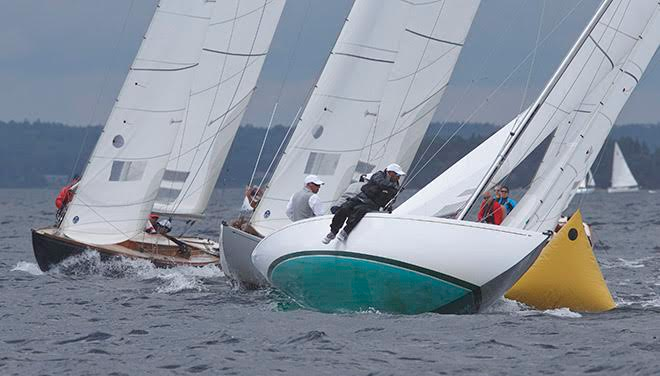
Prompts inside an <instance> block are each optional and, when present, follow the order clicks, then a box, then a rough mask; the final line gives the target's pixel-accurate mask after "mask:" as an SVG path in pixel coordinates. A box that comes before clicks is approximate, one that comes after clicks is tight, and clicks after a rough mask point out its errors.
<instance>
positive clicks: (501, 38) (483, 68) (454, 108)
mask: <svg viewBox="0 0 660 376" xmlns="http://www.w3.org/2000/svg"><path fill="white" fill-rule="evenodd" d="M582 1H584V0H581V1H580V2H582ZM517 9H518V12H521V11H522V9H523V7H522V6H521V7H518V8H517ZM501 12H502V14H504V12H505V11H504V10H503V9H502V10H501ZM518 14H519V13H516V14H514V15H513V16H517V15H518ZM500 18H501V19H504V17H503V15H502V16H501V17H498V19H500ZM515 18H517V17H515ZM514 24H515V23H514V22H508V23H507V24H506V28H505V30H504V32H503V33H500V34H499V36H498V39H497V42H496V43H495V44H494V45H493V47H492V48H491V50H490V51H489V53H488V55H487V56H486V59H484V61H483V63H482V65H481V67H480V68H479V69H478V70H477V71H476V72H475V73H474V75H473V76H472V79H471V80H470V83H469V85H468V86H467V87H466V88H465V90H463V94H461V96H460V98H458V100H457V101H456V102H455V103H454V105H453V106H452V108H451V109H450V111H449V114H448V115H447V116H446V117H445V119H446V120H444V121H443V122H442V123H440V127H439V128H438V130H437V131H436V133H435V135H434V136H433V138H432V140H431V142H430V143H429V144H428V145H427V146H426V148H425V149H424V151H423V152H422V154H421V156H420V157H419V158H418V159H417V161H416V162H415V165H414V166H412V167H411V169H410V175H411V176H412V177H409V178H406V180H405V182H404V185H408V184H409V183H410V182H411V181H412V180H413V177H414V176H417V175H418V173H416V172H415V171H416V170H417V169H418V168H419V166H420V164H421V163H422V161H423V160H424V158H425V157H426V153H428V152H429V151H430V149H431V147H432V146H433V143H434V142H435V140H436V139H437V138H438V136H440V133H441V132H442V131H443V130H444V129H445V126H446V125H447V123H448V122H449V121H448V119H449V118H451V117H452V116H453V115H454V113H455V112H456V111H457V109H458V105H459V103H462V101H463V99H464V98H465V97H467V95H468V94H469V93H470V92H471V90H472V87H473V86H475V85H476V82H477V77H479V76H481V75H483V74H484V72H485V71H486V68H487V67H488V66H489V62H490V61H491V59H492V58H493V56H494V55H495V52H496V51H499V47H500V46H501V45H502V44H503V42H504V39H505V36H506V35H508V34H509V33H510V31H511V29H512V28H513V25H514ZM450 140H451V139H450ZM422 168H423V167H422Z"/></svg>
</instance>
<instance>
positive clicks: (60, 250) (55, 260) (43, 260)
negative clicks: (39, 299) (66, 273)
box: [32, 229, 103, 272]
mask: <svg viewBox="0 0 660 376" xmlns="http://www.w3.org/2000/svg"><path fill="white" fill-rule="evenodd" d="M32 249H33V250H34V257H35V258H36V259H37V264H39V269H41V271H44V272H46V271H48V270H50V268H52V267H53V266H54V265H57V264H59V263H60V262H62V261H64V260H65V259H67V258H69V257H72V256H77V255H79V254H82V253H83V252H85V251H86V250H87V249H90V248H88V247H86V246H82V245H76V244H74V243H69V242H67V241H64V240H60V239H58V238H54V237H51V236H47V235H44V234H39V233H38V232H37V231H36V230H34V229H33V230H32ZM101 255H103V254H101Z"/></svg>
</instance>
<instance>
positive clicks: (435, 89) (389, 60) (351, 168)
mask: <svg viewBox="0 0 660 376" xmlns="http://www.w3.org/2000/svg"><path fill="white" fill-rule="evenodd" d="M404 3H407V4H401V2H400V1H387V2H385V3H383V2H380V1H368V0H360V1H357V2H356V3H355V5H354V8H353V9H352V11H351V15H350V16H349V17H348V20H349V22H348V23H347V24H346V25H345V27H344V29H343V30H342V33H341V36H340V37H339V40H338V41H337V44H336V45H335V48H334V50H333V53H332V55H331V57H330V60H329V61H328V63H327V65H326V67H325V69H324V72H323V75H322V76H321V78H320V80H319V83H318V84H317V88H316V90H315V91H314V93H313V94H312V99H311V100H310V102H309V103H308V105H307V107H306V109H305V112H304V113H303V116H302V118H301V121H300V123H299V125H298V126H297V128H296V131H295V133H294V135H293V137H292V141H291V142H290V143H289V146H288V148H287V150H286V152H285V155H284V156H283V158H282V161H281V162H280V164H279V165H278V167H277V169H276V171H275V172H274V174H273V178H272V179H271V181H270V183H269V185H268V189H267V190H266V193H265V195H264V198H263V199H262V201H261V202H260V204H259V206H258V207H257V209H256V211H255V213H254V215H253V217H252V219H251V221H250V224H251V226H252V227H253V229H254V230H256V233H253V234H249V233H246V232H245V231H242V230H240V229H236V228H232V227H229V226H224V227H223V231H222V244H223V247H222V249H223V250H222V252H223V260H222V262H223V269H224V270H225V272H226V274H227V275H229V276H231V277H233V278H234V279H236V280H238V281H240V282H241V283H242V284H243V285H248V286H260V285H266V279H265V278H264V277H263V276H262V275H261V274H260V273H259V272H258V271H257V270H256V269H255V268H254V266H253V264H252V262H251V254H252V251H253V249H254V247H255V246H256V245H257V243H258V242H259V241H261V239H262V236H264V235H268V234H270V233H272V232H273V231H276V230H278V229H280V228H282V227H283V226H285V225H288V224H290V223H291V221H290V220H289V219H288V218H287V217H286V215H285V207H286V203H287V201H288V200H289V197H290V196H291V194H293V193H294V192H295V191H297V190H299V189H300V182H302V180H303V178H304V176H305V175H306V174H311V173H313V174H316V175H319V176H321V177H322V179H323V180H324V181H325V182H326V184H325V185H324V186H323V187H322V189H321V191H320V195H321V197H322V199H323V201H324V203H325V204H326V207H327V208H329V207H330V206H331V205H332V203H334V202H335V201H336V200H337V199H338V198H339V196H340V195H341V194H342V193H343V192H344V190H345V189H346V187H347V186H348V185H349V184H350V183H352V182H353V181H356V180H357V177H358V176H359V175H360V174H363V173H369V172H372V171H376V170H381V169H383V168H385V166H387V164H389V163H392V161H396V162H397V163H399V164H400V165H401V166H402V168H404V169H407V168H408V167H409V166H410V164H411V163H412V158H413V156H414V154H415V152H416V150H417V148H418V147H419V144H420V142H421V140H422V138H423V136H424V133H425V132H426V129H427V128H428V126H429V124H430V121H431V118H432V117H433V114H434V113H435V109H436V108H437V106H438V103H439V101H440V98H441V97H442V94H444V91H445V89H446V87H447V83H448V80H449V77H450V76H451V73H452V71H453V69H454V66H455V64H456V61H457V59H458V56H459V54H460V51H461V49H462V45H463V42H464V41H465V39H466V37H467V33H468V31H469V29H470V25H471V23H472V20H473V18H474V15H475V13H476V10H477V7H478V5H479V1H468V2H461V4H451V3H448V2H445V1H439V2H415V1H413V2H404ZM383 5H385V6H383ZM395 26H396V27H395ZM362 28H366V29H370V28H373V30H374V31H372V32H371V33H366V32H363V31H361V30H362ZM358 45H359V46H363V48H361V49H357V50H356V49H355V48H356V47H355V46H358ZM385 51H390V52H391V53H389V54H384V52H385ZM339 72H345V73H343V74H344V75H345V77H346V78H345V79H342V80H339V81H341V85H335V81H337V79H336V77H337V75H338V74H339ZM348 84H350V85H348ZM347 136H349V137H347ZM385 156H387V157H386V158H385ZM256 234H258V235H260V236H256Z"/></svg>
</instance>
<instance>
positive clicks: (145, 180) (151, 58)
mask: <svg viewBox="0 0 660 376" xmlns="http://www.w3.org/2000/svg"><path fill="white" fill-rule="evenodd" d="M214 4H215V3H214V2H209V1H207V0H161V1H160V3H159V5H158V7H157V9H156V11H155V14H154V17H153V19H152V21H151V24H150V25H149V29H148V30H147V33H146V35H145V37H144V40H143V41H142V44H141V46H140V49H139V51H138V53H137V56H136V58H135V61H134V62H133V65H132V66H131V68H130V71H129V73H128V76H127V77H126V81H125V82H124V85H123V87H122V89H121V92H120V93H119V97H118V98H117V101H116V103H115V105H114V107H113V109H112V112H111V113H110V117H109V118H108V121H107V123H106V125H105V128H104V130H103V134H101V137H100V138H99V140H98V142H97V144H96V147H95V149H94V152H93V153H92V156H91V158H90V161H89V164H88V165H87V168H86V169H85V173H84V175H83V177H82V180H81V182H80V185H79V187H78V190H77V192H76V195H75V197H74V199H73V202H72V203H71V205H70V206H69V209H68V212H67V214H66V217H65V218H64V221H63V222H62V226H61V228H62V230H63V231H64V233H65V234H66V235H67V236H69V237H71V238H73V239H75V240H78V241H81V242H86V243H92V244H112V243H118V242H121V241H124V240H126V239H129V238H131V237H132V236H134V235H136V234H138V233H139V232H140V231H142V230H143V229H144V225H145V222H146V218H147V215H148V214H149V212H150V211H151V208H152V206H153V203H154V200H155V199H156V194H157V192H158V187H159V185H160V181H161V179H162V176H163V172H164V171H165V167H166V166H167V161H168V158H169V155H170V152H171V151H172V145H173V143H174V140H175V138H176V134H177V132H178V130H179V127H180V126H181V124H182V122H183V117H184V114H185V108H186V103H187V98H188V93H189V91H190V84H191V81H192V73H193V71H194V68H195V67H196V66H197V64H198V61H199V55H200V51H201V47H202V42H203V41H204V35H205V33H206V29H207V27H208V23H209V20H210V17H211V13H212V10H213V7H214V6H215V5H214Z"/></svg>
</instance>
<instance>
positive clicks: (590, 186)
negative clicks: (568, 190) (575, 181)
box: [577, 170, 596, 193]
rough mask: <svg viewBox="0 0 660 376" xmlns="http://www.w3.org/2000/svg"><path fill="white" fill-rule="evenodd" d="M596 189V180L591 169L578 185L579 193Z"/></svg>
mask: <svg viewBox="0 0 660 376" xmlns="http://www.w3.org/2000/svg"><path fill="white" fill-rule="evenodd" d="M595 190H596V181H595V180H594V175H593V174H592V173H591V170H589V171H587V176H585V178H584V179H582V180H580V185H578V187H577V193H592V192H594V191H595Z"/></svg>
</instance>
